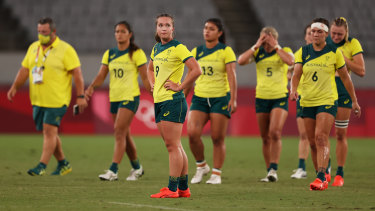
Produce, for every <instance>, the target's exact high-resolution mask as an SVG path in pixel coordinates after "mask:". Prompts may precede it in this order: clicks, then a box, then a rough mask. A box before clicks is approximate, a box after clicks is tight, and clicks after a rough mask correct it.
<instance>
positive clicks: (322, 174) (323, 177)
mask: <svg viewBox="0 0 375 211" xmlns="http://www.w3.org/2000/svg"><path fill="white" fill-rule="evenodd" d="M316 177H317V178H319V179H320V180H322V182H324V181H326V175H325V174H324V172H318V175H317V176H316Z"/></svg>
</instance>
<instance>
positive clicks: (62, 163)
mask: <svg viewBox="0 0 375 211" xmlns="http://www.w3.org/2000/svg"><path fill="white" fill-rule="evenodd" d="M66 162H67V161H66V160H65V159H62V160H59V161H57V165H59V166H63V165H65V163H66Z"/></svg>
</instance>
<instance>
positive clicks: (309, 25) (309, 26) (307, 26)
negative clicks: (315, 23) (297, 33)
mask: <svg viewBox="0 0 375 211" xmlns="http://www.w3.org/2000/svg"><path fill="white" fill-rule="evenodd" d="M308 28H311V23H310V24H308V25H306V26H305V29H304V30H303V35H304V37H306V31H307V29H308Z"/></svg>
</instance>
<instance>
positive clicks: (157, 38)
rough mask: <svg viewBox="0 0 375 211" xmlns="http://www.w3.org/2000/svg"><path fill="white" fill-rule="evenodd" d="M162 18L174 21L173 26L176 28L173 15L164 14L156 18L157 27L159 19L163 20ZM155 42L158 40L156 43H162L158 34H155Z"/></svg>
mask: <svg viewBox="0 0 375 211" xmlns="http://www.w3.org/2000/svg"><path fill="white" fill-rule="evenodd" d="M162 17H167V18H170V19H171V20H172V26H173V27H174V18H173V16H172V15H170V14H167V13H162V14H160V15H158V16H156V19H155V25H157V24H158V19H159V18H162ZM173 37H174V33H173ZM155 40H156V42H161V39H160V37H159V35H158V32H155Z"/></svg>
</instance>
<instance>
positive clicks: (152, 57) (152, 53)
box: [150, 43, 158, 61]
mask: <svg viewBox="0 0 375 211" xmlns="http://www.w3.org/2000/svg"><path fill="white" fill-rule="evenodd" d="M157 44H158V43H156V44H155V45H154V47H153V48H152V51H151V54H150V58H151V60H152V61H154V53H155V47H156V45H157Z"/></svg>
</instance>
